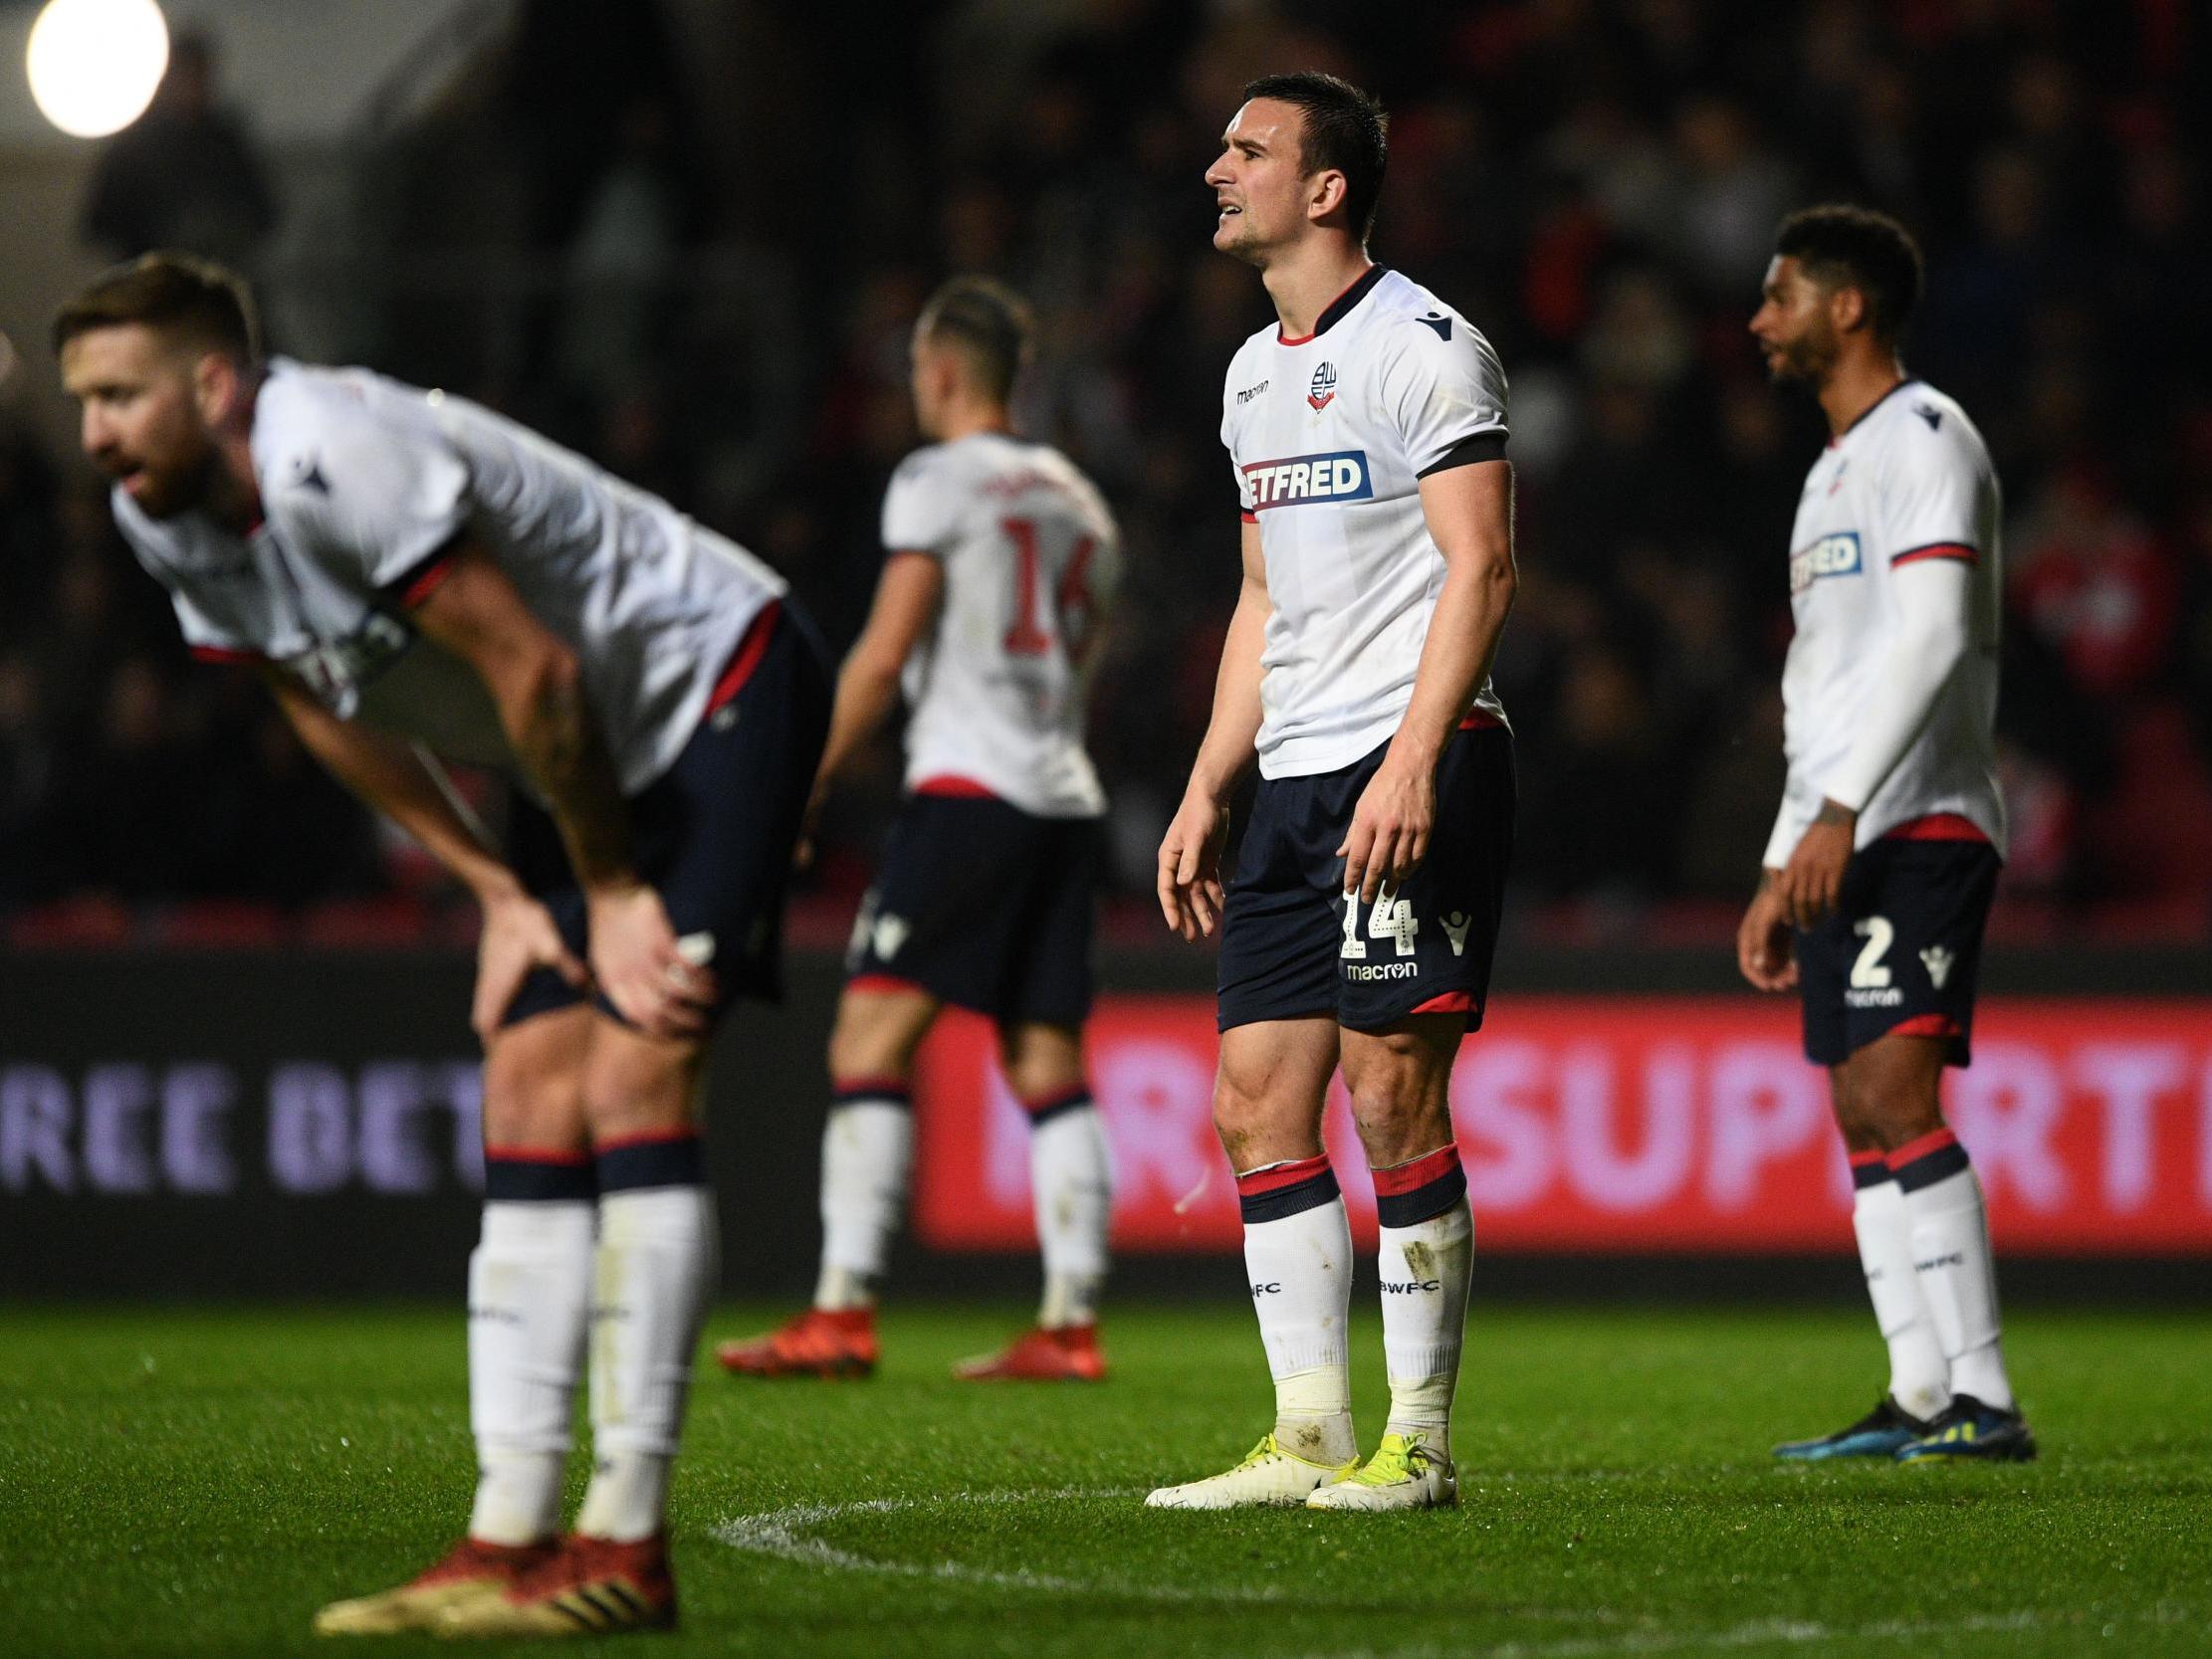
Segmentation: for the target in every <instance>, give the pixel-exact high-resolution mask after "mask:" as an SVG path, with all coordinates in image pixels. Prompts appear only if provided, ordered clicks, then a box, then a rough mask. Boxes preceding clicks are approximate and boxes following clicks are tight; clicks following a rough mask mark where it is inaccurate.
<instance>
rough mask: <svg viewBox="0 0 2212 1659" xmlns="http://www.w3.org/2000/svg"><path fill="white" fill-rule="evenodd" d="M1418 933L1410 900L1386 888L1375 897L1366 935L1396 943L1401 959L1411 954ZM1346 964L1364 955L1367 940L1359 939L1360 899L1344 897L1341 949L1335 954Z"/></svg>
mask: <svg viewBox="0 0 2212 1659" xmlns="http://www.w3.org/2000/svg"><path fill="white" fill-rule="evenodd" d="M1420 932H1421V924H1420V922H1419V921H1417V920H1416V919H1415V917H1414V905H1413V901H1412V900H1411V899H1401V898H1399V897H1397V896H1396V895H1395V894H1393V893H1392V892H1391V891H1390V889H1389V888H1387V887H1386V888H1384V889H1383V890H1382V891H1381V892H1380V893H1378V894H1376V896H1375V908H1374V910H1372V911H1371V912H1369V913H1368V918H1367V934H1368V938H1372V939H1377V940H1381V939H1392V940H1395V941H1396V942H1397V945H1398V953H1399V954H1400V955H1401V956H1411V955H1412V954H1413V953H1414V938H1415V935H1417V934H1418V933H1420ZM1337 954H1338V955H1339V956H1341V957H1342V958H1343V959H1344V960H1346V961H1359V960H1362V959H1363V958H1364V957H1365V956H1366V955H1367V939H1364V938H1362V937H1360V896H1359V895H1358V894H1357V893H1347V894H1346V895H1345V896H1344V948H1343V949H1342V950H1339V951H1338V952H1337Z"/></svg>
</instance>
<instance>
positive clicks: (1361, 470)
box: [1244, 394, 1375, 513]
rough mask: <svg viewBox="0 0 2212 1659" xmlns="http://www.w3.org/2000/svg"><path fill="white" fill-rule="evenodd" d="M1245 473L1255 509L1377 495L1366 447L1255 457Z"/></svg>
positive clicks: (1370, 498) (1263, 510)
mask: <svg viewBox="0 0 2212 1659" xmlns="http://www.w3.org/2000/svg"><path fill="white" fill-rule="evenodd" d="M1331 395H1334V394H1331ZM1244 477H1245V480H1246V481H1247V482H1248V483H1249V484H1250V485H1251V487H1252V511H1253V512H1254V513H1265V512H1266V511H1267V510H1268V509H1269V508H1271V507H1305V506H1308V505H1310V504H1312V503H1314V502H1364V501H1372V500H1373V499H1374V496H1375V481H1374V479H1373V478H1372V477H1370V476H1369V471H1368V465H1367V452H1366V451H1365V450H1357V449H1347V450H1338V451H1337V452H1336V453H1335V454H1333V455H1293V456H1290V457H1288V458H1287V459H1285V460H1281V461H1254V462H1252V463H1251V464H1250V465H1249V466H1247V467H1245V469H1244Z"/></svg>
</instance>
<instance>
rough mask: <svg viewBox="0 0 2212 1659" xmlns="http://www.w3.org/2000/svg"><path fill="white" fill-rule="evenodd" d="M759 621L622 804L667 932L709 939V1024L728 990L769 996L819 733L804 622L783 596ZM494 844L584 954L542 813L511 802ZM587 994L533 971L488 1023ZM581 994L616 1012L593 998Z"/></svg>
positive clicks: (777, 977) (824, 664)
mask: <svg viewBox="0 0 2212 1659" xmlns="http://www.w3.org/2000/svg"><path fill="white" fill-rule="evenodd" d="M765 626H766V627H767V629H768V634H767V640H766V645H765V647H764V648H763V649H762V651H761V654H760V656H759V658H758V660H757V661H756V662H755V664H754V666H753V669H752V672H751V674H750V675H748V676H747V678H746V679H745V683H744V685H743V686H742V687H741V688H740V689H739V690H738V692H737V694H736V695H735V696H734V697H732V698H730V699H729V700H728V701H727V702H725V703H723V704H722V705H721V706H720V707H719V708H715V709H713V710H711V711H710V712H709V714H708V715H707V717H706V718H705V719H704V720H702V721H701V722H700V724H699V729H698V730H696V731H695V732H693V733H692V737H691V741H689V742H688V743H686V744H685V745H684V746H683V749H682V750H681V752H679V753H678V754H677V756H676V759H675V762H674V764H672V765H671V766H670V767H669V768H668V770H666V771H665V772H663V773H661V775H660V776H659V777H657V778H655V779H654V780H653V781H652V782H651V783H649V784H647V785H646V786H645V787H644V788H643V789H641V790H640V791H638V793H636V794H635V795H632V796H631V797H630V801H629V806H630V850H631V856H632V858H633V859H634V860H635V862H636V864H637V871H638V874H639V875H640V876H642V877H643V878H644V879H645V880H646V881H647V882H648V883H649V884H650V885H651V886H652V887H653V888H654V889H655V890H656V891H657V892H658V893H659V894H660V896H661V903H662V904H663V905H665V906H666V907H667V908H668V920H669V922H670V923H671V924H672V925H673V926H674V928H675V930H676V933H677V936H678V937H682V936H684V935H686V934H690V933H711V934H712V935H714V940H715V953H714V958H713V961H712V963H711V966H712V968H713V970H714V974H715V979H716V985H717V989H718V990H719V992H720V1000H719V1001H718V1002H717V1003H716V1005H715V1008H714V1013H715V1015H716V1016H717V1017H718V1018H719V1017H720V1016H721V1015H722V1014H723V1013H724V1012H725V1011H726V1010H727V1009H728V1008H729V1005H730V1003H731V1002H732V1001H733V1000H735V999H736V998H738V997H740V996H750V997H756V998H760V999H762V1000H764V1001H770V1002H773V1001H776V1000H778V999H779V998H780V997H781V996H782V994H783V950H782V946H783V895H784V890H785V888H786V887H787V885H788V884H789V881H790V874H791V849H792V847H793V845H794V844H795V843H796V841H797V840H798V831H799V824H800V822H801V820H802V818H803V817H804V814H805V810H806V796H807V792H808V790H810V789H811V788H812V787H813V781H814V766H815V762H817V761H818V760H819V759H820V758H821V751H822V739H823V737H824V736H825V735H826V734H827V733H828V729H829V701H830V671H829V661H828V657H827V654H826V653H825V652H824V650H823V649H822V644H821V640H820V637H819V636H818V635H817V634H816V633H815V632H814V628H813V624H812V623H811V622H809V621H808V620H807V619H806V618H805V617H804V616H803V615H802V614H801V613H800V612H798V611H797V610H796V609H795V608H794V607H793V606H792V605H791V603H790V601H789V600H785V601H784V602H783V605H782V608H781V610H780V612H779V614H777V615H775V616H774V617H772V618H770V619H769V620H768V621H767V623H766V624H765ZM740 651H741V654H742V652H743V647H741V648H740ZM735 660H736V659H733V661H735ZM508 840H509V860H510V862H511V863H512V864H513V865H514V868H515V873H516V874H517V875H518V876H520V877H521V878H522V882H523V885H524V886H525V887H527V888H528V889H529V890H530V892H531V893H532V895H533V896H534V897H536V898H537V899H538V900H539V901H540V902H541V903H543V904H544V905H545V907H546V908H547V909H548V910H549V911H551V912H552V913H553V923H554V925H555V926H556V927H558V928H559V930H560V936H561V937H562V938H563V939H565V940H566V941H567V944H568V948H569V949H571V950H573V951H574V952H575V953H576V954H577V955H578V956H582V957H584V959H585V960H587V961H588V960H589V954H588V944H589V940H588V938H587V936H586V929H585V926H584V903H583V893H582V890H581V889H580V888H579V887H578V886H577V885H576V879H575V876H574V874H573V873H572V872H571V871H570V870H569V868H568V858H567V853H566V851H565V849H563V848H562V846H561V844H560V834H559V831H558V830H557V829H556V828H555V827H554V825H553V819H552V818H551V817H550V816H548V815H547V814H546V813H545V812H544V811H542V810H540V809H539V808H538V807H537V806H535V805H533V804H532V803H530V802H529V801H527V800H525V799H523V798H521V797H520V796H518V797H517V799H516V802H515V808H514V814H513V822H512V825H511V828H510V832H509V837H508ZM587 994H589V993H586V992H583V991H579V990H576V989H574V988H573V987H571V986H570V985H568V984H567V983H566V982H565V981H564V980H562V979H561V977H560V976H559V975H558V974H556V973H554V972H553V969H551V968H544V967H542V968H537V969H534V970H533V971H532V972H531V975H530V977H529V978H527V979H526V980H524V981H523V988H522V990H521V991H520V992H519V993H518V994H517V995H516V998H515V1000H514V1001H513V1002H512V1003H511V1004H509V1006H508V1010H507V1017H506V1018H505V1020H503V1021H502V1022H501V1023H502V1024H505V1025H513V1024H515V1023H517V1022H518V1021H520V1020H526V1019H529V1018H530V1017H531V1016H532V1015H534V1014H543V1013H549V1012H551V1011H552V1010H553V1009H555V1008H571V1007H574V1006H575V1005H576V1004H577V1003H579V1002H581V1001H583V1000H584V998H585V996H586V995H587ZM591 1000H592V1004H593V1006H595V1007H597V1008H598V1009H599V1010H600V1012H602V1013H604V1014H606V1015H608V1016H609V1017H610V1018H613V1019H621V1017H622V1016H621V1015H620V1014H618V1013H616V1012H615V1010H614V1006H613V1004H611V1003H609V1002H608V1001H607V1000H606V999H605V998H604V997H603V996H596V995H594V996H592V998H591Z"/></svg>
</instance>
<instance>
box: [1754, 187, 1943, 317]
mask: <svg viewBox="0 0 2212 1659" xmlns="http://www.w3.org/2000/svg"><path fill="white" fill-rule="evenodd" d="M1774 252H1775V257H1776V258H1778V259H1794V260H1796V261H1797V262H1798V263H1799V264H1800V265H1802V266H1803V267H1804V268H1805V272H1806V275H1808V276H1809V277H1811V278H1812V279H1813V280H1814V281H1815V282H1817V283H1820V284H1821V285H1822V286H1823V287H1828V288H1856V289H1857V290H1858V291H1859V292H1860V293H1861V294H1863V295H1865V296H1866V299H1867V313H1868V316H1869V317H1870V318H1871V319H1872V323H1873V327H1874V331H1875V337H1876V338H1877V339H1880V340H1881V341H1882V342H1884V343H1885V344H1894V343H1895V342H1896V341H1897V340H1899V339H1902V338H1903V337H1904V330H1905V327H1906V325H1907V324H1908V323H1910V322H1911V320H1912V312H1913V310H1914V308H1916V307H1917V306H1918V305H1919V303H1920V249H1919V245H1918V244H1917V243H1915V242H1914V241H1913V240H1912V233H1911V232H1910V231H1908V230H1906V229H1905V228H1904V227H1903V226H1902V225H1900V224H1898V223H1897V221H1896V220H1894V219H1892V218H1890V217H1889V215H1888V214H1886V213H1877V212H1876V211H1875V210H1874V209H1873V208H1868V207H1853V206H1851V205H1849V204H1848V203H1843V202H1826V203H1823V204H1822V205H1821V206H1819V207H1808V208H1806V209H1804V210H1803V211H1802V212H1798V213H1793V214H1791V215H1790V216H1789V217H1788V218H1787V219H1785V220H1783V221H1782V228H1781V229H1780V230H1779V231H1777V232H1776V233H1775V237H1774Z"/></svg>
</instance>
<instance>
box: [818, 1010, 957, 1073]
mask: <svg viewBox="0 0 2212 1659" xmlns="http://www.w3.org/2000/svg"><path fill="white" fill-rule="evenodd" d="M932 1011H933V1010H932V1008H931V1006H930V1004H929V1003H928V1002H927V1001H924V1000H919V999H914V998H909V997H906V996H884V995H877V994H873V993H858V994H856V993H854V992H851V991H847V992H846V993H845V995H844V996H842V997H840V998H839V999H838V1002H837V1017H836V1019H835V1020H834V1021H833V1022H831V1025H830V1028H829V1051H828V1061H829V1075H830V1076H831V1077H833V1078H853V1077H872V1078H901V1079H903V1078H905V1077H906V1075H907V1074H908V1072H910V1071H911V1070H912V1069H913V1066H914V1051H915V1049H916V1048H918V1047H919V1046H920V1045H921V1040H922V1038H923V1037H924V1036H925V1035H927V1033H928V1031H929V1023H930V1018H929V1017H930V1014H931V1012H932Z"/></svg>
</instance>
